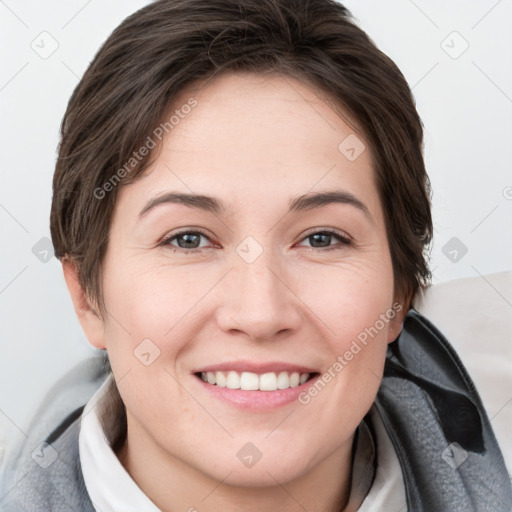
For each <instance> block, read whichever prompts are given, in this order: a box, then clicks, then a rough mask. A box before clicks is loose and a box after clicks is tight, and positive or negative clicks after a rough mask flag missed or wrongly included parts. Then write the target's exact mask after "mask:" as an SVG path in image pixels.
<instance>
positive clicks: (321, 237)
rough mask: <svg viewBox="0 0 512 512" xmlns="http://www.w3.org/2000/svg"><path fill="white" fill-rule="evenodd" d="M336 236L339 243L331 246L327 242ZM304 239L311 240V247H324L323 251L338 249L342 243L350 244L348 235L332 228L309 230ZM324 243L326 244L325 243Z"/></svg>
mask: <svg viewBox="0 0 512 512" xmlns="http://www.w3.org/2000/svg"><path fill="white" fill-rule="evenodd" d="M333 237H334V238H337V239H338V240H339V244H337V245H334V246H331V245H330V244H329V242H330V241H332V238H333ZM302 240H303V241H304V240H311V241H312V242H313V245H312V248H313V249H319V248H322V247H325V249H323V252H325V251H331V250H334V249H340V248H341V247H340V246H344V245H350V244H351V240H350V238H349V237H347V236H345V235H344V234H342V233H339V232H337V231H336V230H334V229H323V230H322V231H314V232H311V233H310V234H309V235H307V236H306V237H305V238H303V239H302ZM317 244H320V245H317ZM325 244H326V245H325Z"/></svg>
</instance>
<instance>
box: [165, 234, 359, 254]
mask: <svg viewBox="0 0 512 512" xmlns="http://www.w3.org/2000/svg"><path fill="white" fill-rule="evenodd" d="M320 234H322V235H333V236H335V237H336V238H338V240H339V241H340V244H341V247H340V245H339V244H338V245H334V246H332V247H331V246H329V247H309V249H312V250H317V251H321V252H326V251H333V250H336V249H338V250H339V249H341V248H342V247H343V246H347V245H351V244H352V240H351V239H350V238H349V237H347V236H344V235H343V234H341V233H340V232H338V231H336V230H334V229H331V228H325V229H321V230H318V231H311V232H309V233H308V234H307V235H306V236H304V237H303V238H302V239H301V240H300V241H301V242H303V241H304V240H306V239H307V238H310V237H312V236H313V235H320ZM182 235H201V236H203V237H205V238H207V239H208V240H210V237H209V236H208V235H207V234H206V233H204V232H203V231H201V230H193V231H192V230H184V231H180V232H179V233H174V234H173V235H171V236H169V237H167V238H165V239H164V240H162V242H161V243H160V244H159V245H161V246H167V247H170V248H171V250H172V251H173V252H185V253H197V252H201V250H203V249H205V248H204V247H203V248H195V249H184V248H183V247H176V246H173V245H171V244H170V242H172V241H173V240H174V239H176V238H179V237H180V236H182Z"/></svg>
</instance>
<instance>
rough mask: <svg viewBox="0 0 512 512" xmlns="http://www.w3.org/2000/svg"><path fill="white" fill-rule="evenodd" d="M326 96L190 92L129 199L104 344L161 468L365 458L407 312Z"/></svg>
mask: <svg viewBox="0 0 512 512" xmlns="http://www.w3.org/2000/svg"><path fill="white" fill-rule="evenodd" d="M192 94H194V98H195V100H196V101H197V104H196V103H195V102H194V101H193V100H192V101H188V100H189V99H190V97H191V96H192ZM317 94H318V93H317V92H315V90H314V89H312V88H310V87H309V86H307V85H304V84H302V83H300V82H298V81H295V80H292V79H290V78H283V77H278V76H269V77H262V76H258V75H252V74H244V75H223V76H221V77H220V78H218V79H217V80H216V81H214V82H212V83H211V84H209V85H208V86H207V87H206V88H204V89H203V90H200V91H199V92H197V90H193V91H192V90H191V89H189V90H188V91H183V92H182V94H181V95H180V97H179V98H178V99H177V101H176V103H175V104H174V106H173V112H174V111H175V110H178V112H177V113H176V115H177V117H175V118H174V120H173V127H172V128H170V126H171V125H168V126H167V129H168V131H169V133H168V135H166V136H165V138H164V139H163V146H162V151H161V153H160V154H159V156H158V158H157V159H156V160H155V162H154V164H153V165H152V166H151V167H150V168H149V169H148V171H147V172H146V173H145V175H144V177H142V178H141V179H139V180H137V181H136V182H134V183H133V184H131V185H127V186H123V188H122V189H121V190H120V191H119V192H120V193H119V195H118V198H117V203H116V208H115V212H114V216H113V221H112V225H111V236H110V239H109V245H108V251H107V254H106V258H105V261H104V267H103V268H104V272H103V276H104V278H103V279H104V280H103V287H104V288H103V289H104V297H105V304H106V309H107V311H108V315H107V316H106V318H105V320H104V325H103V327H104V334H102V335H101V336H99V337H96V338H95V339H94V340H92V342H93V343H94V344H95V345H96V346H98V347H105V348H106V349H107V350H108V354H109V357H110V360H111V364H112V369H113V372H114V375H115V378H116V380H117V381H118V387H119V391H120V394H121V396H122V398H123V401H124V403H125V404H126V409H127V417H128V446H130V445H131V446H135V447H137V448H138V449H139V450H143V451H144V454H145V455H144V457H146V458H147V460H154V459H155V457H156V458H157V459H158V460H159V462H160V463H161V464H163V465H166V464H170V465H173V464H174V466H176V464H178V463H179V464H181V465H183V464H184V465H185V466H183V467H186V468H187V470H188V471H192V473H193V474H199V473H201V474H203V475H207V476H209V477H212V478H214V479H216V480H224V479H226V480H224V481H225V482H226V483H233V484H237V485H255V486H261V485H267V484H271V485H275V483H276V481H278V482H280V483H285V482H287V481H291V480H292V479H295V478H300V477H301V476H304V475H307V474H308V473H309V472H312V471H314V470H315V469H317V468H320V467H326V466H325V465H326V464H327V461H338V462H339V463H341V461H342V460H344V459H347V458H348V457H349V454H350V448H351V444H352V439H353V433H354V431H355V429H356V428H357V425H358V424H359V422H360V421H361V419H362V418H363V416H364V415H365V414H366V412H367V411H368V409H369V408H370V407H371V404H372V402H373V400H374V398H375V395H376V392H377V389H378V387H379V384H380V380H381V376H382V371H383V365H384V360H385V353H386V347H387V343H388V342H390V341H392V340H394V339H395V338H396V336H397V335H398V333H399V331H400V328H401V324H402V321H403V315H404V313H405V311H402V312H401V313H400V314H399V313H398V312H396V311H395V309H393V307H394V301H395V297H394V293H393V271H392V264H391V258H390V252H389V247H388V242H387V238H386V230H385V225H384V217H383V211H382V207H381V204H380V201H379V197H378V192H377V188H376V183H375V172H374V169H373V164H372V157H371V154H370V150H369V148H368V146H367V144H366V142H364V141H362V139H361V138H360V137H359V136H357V137H356V135H355V133H354V130H353V129H352V128H350V127H349V125H347V124H346V123H345V122H344V121H343V120H342V118H341V117H340V116H339V115H337V114H336V113H335V112H334V111H333V110H332V109H331V108H330V107H329V105H328V104H327V103H326V102H325V101H323V100H322V99H320V97H319V96H318V95H317ZM184 105H189V106H190V105H194V106H192V107H190V108H187V107H184ZM171 114H172V112H170V113H169V117H170V116H171ZM176 119H179V120H178V121H176ZM164 133H165V132H164ZM364 145H366V148H365V147H364ZM319 193H337V194H339V195H338V200H337V201H331V202H322V201H316V202H315V201H314V200H313V201H311V202H305V200H306V198H308V197H310V196H311V197H312V196H314V195H315V194H319ZM171 194H185V195H187V196H195V195H199V196H208V197H210V198H212V199H208V200H206V199H204V198H202V199H201V198H199V199H195V200H192V199H188V200H187V202H185V200H183V201H182V202H177V201H175V200H172V199H173V197H172V196H171ZM291 206H292V208H290V207H291ZM326 231H329V232H330V231H332V233H329V232H328V233H326ZM179 233H181V234H180V235H179ZM184 233H188V235H187V234H184ZM395 308H396V304H395ZM363 340H365V341H364V342H363ZM337 363H338V364H337ZM208 371H210V372H211V373H210V375H208V373H206V375H203V376H205V377H206V378H208V376H209V377H210V381H211V383H210V382H204V381H203V380H202V379H201V372H208ZM216 372H218V373H216ZM244 372H245V374H244V375H242V374H243V373H244ZM297 374H298V375H297ZM304 374H308V376H309V377H311V376H313V377H314V378H313V379H312V380H309V381H307V382H305V383H302V384H301V382H302V380H303V379H304V378H305V377H303V375H304ZM262 375H263V376H262ZM301 376H302V380H301ZM329 376H330V378H329ZM240 377H241V382H242V383H240ZM297 381H298V382H297ZM297 384H299V385H297ZM237 385H243V387H244V388H247V387H248V388H249V389H245V390H240V389H238V390H237V389H231V388H233V387H237ZM290 385H291V386H292V387H288V386H290ZM223 386H225V387H223ZM260 386H261V387H263V388H265V389H266V390H260V389H257V388H259V387H260ZM276 387H279V388H284V389H275V388H276ZM287 387H288V389H286V388H287ZM254 388H256V389H254ZM273 388H274V389H275V390H272V389H273ZM197 472H199V473H197Z"/></svg>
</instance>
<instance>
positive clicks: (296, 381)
mask: <svg viewBox="0 0 512 512" xmlns="http://www.w3.org/2000/svg"><path fill="white" fill-rule="evenodd" d="M194 375H195V376H196V377H197V378H199V379H201V380H202V381H203V382H205V383H207V384H210V385H212V386H216V387H218V388H227V389H232V390H241V391H265V392H272V391H274V392H275V391H279V390H285V389H289V388H298V387H300V386H302V385H303V384H306V383H307V382H309V381H310V380H312V379H314V378H315V377H317V376H318V375H319V373H318V372H299V371H286V370H282V371H272V372H265V373H256V372H249V371H242V372H239V371H235V370H227V369H223V370H215V371H201V372H196V373H195V374H194Z"/></svg>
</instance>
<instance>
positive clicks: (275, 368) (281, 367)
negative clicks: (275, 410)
mask: <svg viewBox="0 0 512 512" xmlns="http://www.w3.org/2000/svg"><path fill="white" fill-rule="evenodd" d="M220 371H235V372H239V373H242V372H251V373H258V374H263V373H270V372H290V373H293V372H298V373H316V372H317V371H318V370H314V369H312V368H310V367H307V366H302V365H298V364H292V363H289V362H280V361H269V362H266V363H263V362H262V363H257V362H254V361H225V362H223V363H218V364H210V365H208V366H202V367H201V368H198V369H197V370H194V371H193V372H192V373H201V372H220Z"/></svg>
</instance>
